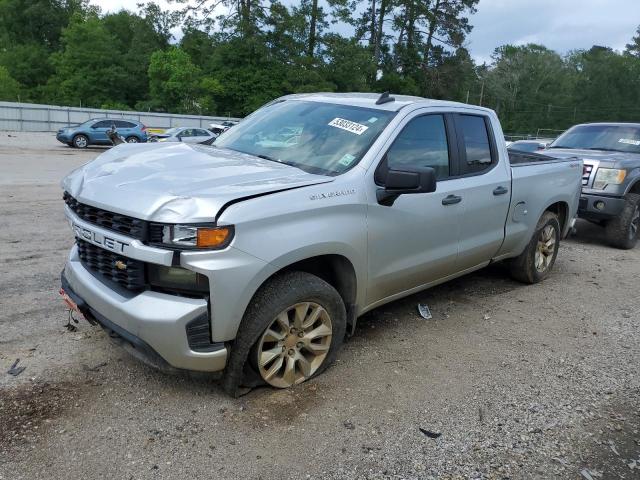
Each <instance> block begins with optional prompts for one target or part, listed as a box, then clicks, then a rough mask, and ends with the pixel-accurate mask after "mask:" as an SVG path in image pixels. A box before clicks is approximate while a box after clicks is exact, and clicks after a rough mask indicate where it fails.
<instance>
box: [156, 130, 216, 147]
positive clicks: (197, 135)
mask: <svg viewBox="0 0 640 480" xmlns="http://www.w3.org/2000/svg"><path fill="white" fill-rule="evenodd" d="M216 137H217V135H215V134H213V133H211V132H210V131H209V130H206V129H204V128H194V127H174V128H170V129H169V130H167V131H165V132H164V133H160V134H158V135H154V137H153V138H155V140H151V141H158V142H185V143H202V142H206V141H208V140H211V141H213V140H214V139H215V138H216Z"/></svg>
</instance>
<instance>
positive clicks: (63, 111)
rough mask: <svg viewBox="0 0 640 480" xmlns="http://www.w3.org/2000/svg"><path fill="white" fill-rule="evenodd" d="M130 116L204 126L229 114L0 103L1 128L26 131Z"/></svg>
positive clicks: (167, 124) (155, 123) (150, 122)
mask: <svg viewBox="0 0 640 480" xmlns="http://www.w3.org/2000/svg"><path fill="white" fill-rule="evenodd" d="M100 117H108V118H128V119H132V120H137V121H139V122H142V123H143V124H145V125H146V126H148V127H151V128H171V127H201V128H206V127H207V126H208V125H209V123H217V122H220V121H223V120H237V119H235V118H230V117H205V116H198V115H178V114H171V113H155V112H129V111H122V110H102V109H99V108H77V107H58V106H55V105H38V104H34V103H14V102H0V130H13V131H24V132H55V131H57V130H58V129H59V128H62V127H67V126H69V125H77V124H79V123H83V122H86V121H87V120H90V119H92V118H100Z"/></svg>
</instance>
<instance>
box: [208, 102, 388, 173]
mask: <svg viewBox="0 0 640 480" xmlns="http://www.w3.org/2000/svg"><path fill="white" fill-rule="evenodd" d="M394 116H395V112H387V111H382V110H376V109H372V108H361V107H353V106H348V105H337V104H331V103H319V102H305V101H299V100H287V101H283V102H277V103H274V104H272V105H268V106H266V107H263V108H261V109H260V110H258V111H256V112H255V113H254V114H252V115H251V116H250V117H247V119H246V120H244V121H242V122H241V123H239V124H238V125H236V126H234V127H233V128H231V129H229V130H227V131H226V132H225V133H223V134H222V135H221V136H220V137H219V138H218V139H217V140H216V142H215V143H214V145H215V146H216V147H220V148H228V149H230V150H236V151H238V152H244V153H249V154H251V155H255V156H258V157H261V158H266V159H267V160H273V161H277V162H282V163H286V164H287V165H292V166H294V167H297V168H300V169H302V170H305V171H307V172H310V173H317V174H321V175H339V174H341V173H344V172H346V171H347V170H349V169H350V168H352V167H353V166H354V165H356V164H357V163H358V162H359V161H360V159H361V158H362V156H363V155H364V154H365V153H366V151H367V150H368V149H369V147H370V146H371V144H372V143H373V141H374V140H375V139H376V138H377V136H378V135H379V134H380V132H382V130H383V129H384V127H386V126H387V124H388V123H389V121H390V120H391V119H392V118H393V117H394Z"/></svg>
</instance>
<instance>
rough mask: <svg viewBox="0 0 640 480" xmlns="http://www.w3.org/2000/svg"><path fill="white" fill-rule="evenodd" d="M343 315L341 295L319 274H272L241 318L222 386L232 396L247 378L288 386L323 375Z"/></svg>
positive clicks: (343, 322)
mask: <svg viewBox="0 0 640 480" xmlns="http://www.w3.org/2000/svg"><path fill="white" fill-rule="evenodd" d="M346 319H347V314H346V309H345V306H344V303H343V301H342V298H341V297H340V294H339V293H338V292H337V291H336V289H335V288H333V287H332V286H331V285H330V284H328V283H327V282H325V281H324V280H322V279H321V278H319V277H317V276H315V275H311V274H309V273H306V272H287V273H284V274H282V275H278V276H277V277H274V278H273V279H271V280H269V281H268V282H267V283H266V284H265V285H264V286H263V287H261V288H260V290H259V291H258V292H257V293H256V295H255V296H254V298H253V300H252V301H251V304H250V305H249V308H248V309H247V311H246V313H245V315H244V318H243V319H242V323H241V325H240V329H239V330H238V332H239V333H238V338H237V340H236V342H235V343H234V346H233V348H232V350H231V357H232V358H230V361H229V364H228V365H227V371H226V372H225V376H226V377H227V378H226V381H225V383H226V386H225V388H226V389H227V391H228V392H229V393H232V394H233V392H234V390H235V389H236V388H237V386H238V385H239V384H240V383H244V384H245V385H247V380H249V381H251V383H253V384H254V385H259V384H268V385H271V386H272V387H276V388H288V387H291V386H292V385H296V384H299V383H302V382H304V381H306V380H308V379H310V378H312V377H314V376H316V375H318V374H320V373H322V372H323V371H324V370H325V369H326V368H327V367H328V366H329V365H331V363H333V361H334V360H335V358H336V355H337V353H338V350H339V349H340V346H341V345H342V341H343V340H344V336H345V332H346ZM241 377H244V379H245V381H244V382H243V381H242V380H241ZM252 378H253V379H255V380H256V381H252V380H251V379H252Z"/></svg>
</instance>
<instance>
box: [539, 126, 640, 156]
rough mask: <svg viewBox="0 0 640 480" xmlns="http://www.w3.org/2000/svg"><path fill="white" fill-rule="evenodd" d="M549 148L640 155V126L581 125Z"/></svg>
mask: <svg viewBox="0 0 640 480" xmlns="http://www.w3.org/2000/svg"><path fill="white" fill-rule="evenodd" d="M549 148H571V149H581V150H606V151H612V152H629V153H640V126H635V125H580V126H578V127H574V128H572V129H570V130H568V131H567V132H565V133H564V134H562V135H561V136H560V137H558V139H557V140H556V141H555V142H553V144H551V146H550V147H549Z"/></svg>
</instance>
